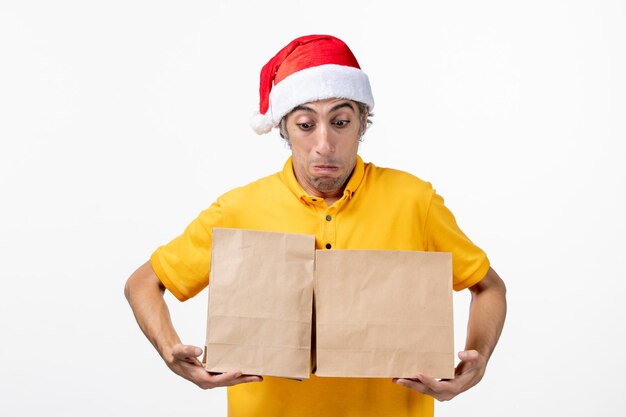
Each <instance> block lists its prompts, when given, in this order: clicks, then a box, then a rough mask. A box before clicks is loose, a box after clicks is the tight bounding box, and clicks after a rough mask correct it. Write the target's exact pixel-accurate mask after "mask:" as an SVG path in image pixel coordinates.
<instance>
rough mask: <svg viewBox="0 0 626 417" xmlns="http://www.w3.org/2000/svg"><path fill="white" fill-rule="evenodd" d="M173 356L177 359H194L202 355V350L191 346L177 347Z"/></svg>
mask: <svg viewBox="0 0 626 417" xmlns="http://www.w3.org/2000/svg"><path fill="white" fill-rule="evenodd" d="M172 355H173V356H174V357H176V358H179V359H183V358H194V357H197V356H200V355H202V349H200V348H199V347H197V346H191V345H176V346H174V349H173V351H172Z"/></svg>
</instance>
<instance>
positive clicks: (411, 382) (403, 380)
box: [393, 378, 430, 394]
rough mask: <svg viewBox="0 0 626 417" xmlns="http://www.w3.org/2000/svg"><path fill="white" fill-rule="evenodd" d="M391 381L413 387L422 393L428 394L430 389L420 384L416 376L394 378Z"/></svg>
mask: <svg viewBox="0 0 626 417" xmlns="http://www.w3.org/2000/svg"><path fill="white" fill-rule="evenodd" d="M393 382H395V383H396V384H399V385H402V386H404V387H407V388H411V389H414V390H415V391H418V392H421V393H422V394H430V390H429V389H428V387H427V386H426V385H424V384H422V383H421V382H420V381H419V380H418V379H417V378H416V379H412V378H411V379H409V378H396V379H394V380H393Z"/></svg>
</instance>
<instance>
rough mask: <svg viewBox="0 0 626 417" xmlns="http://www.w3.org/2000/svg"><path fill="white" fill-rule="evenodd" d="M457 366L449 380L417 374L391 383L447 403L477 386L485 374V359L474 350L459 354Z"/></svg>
mask: <svg viewBox="0 0 626 417" xmlns="http://www.w3.org/2000/svg"><path fill="white" fill-rule="evenodd" d="M459 359H461V362H459V365H458V366H457V367H456V370H455V372H454V374H455V378H454V379H451V380H445V379H444V380H441V381H439V380H437V379H434V378H431V377H429V376H426V375H421V374H418V375H416V376H415V378H395V379H394V380H393V382H395V383H396V384H400V385H403V386H405V387H407V388H411V389H414V390H416V391H419V392H421V393H422V394H426V395H430V396H431V397H434V398H435V399H437V400H439V401H448V400H451V399H452V398H454V397H456V396H457V395H459V394H460V393H462V392H464V391H467V390H468V389H470V388H472V387H473V386H474V385H476V384H478V382H480V380H481V379H482V377H483V375H484V374H485V368H486V366H487V359H486V358H485V357H483V356H482V355H481V354H480V353H478V352H477V351H475V350H466V351H463V352H459Z"/></svg>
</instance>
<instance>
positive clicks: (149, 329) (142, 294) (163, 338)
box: [124, 262, 180, 362]
mask: <svg viewBox="0 0 626 417" xmlns="http://www.w3.org/2000/svg"><path fill="white" fill-rule="evenodd" d="M163 292H164V287H163V285H162V284H161V281H160V280H159V278H158V277H157V276H156V274H155V273H154V270H153V269H152V266H151V265H150V263H149V262H146V263H145V264H144V265H142V266H140V267H139V269H137V271H135V272H134V273H133V274H132V275H131V276H130V278H129V279H128V281H127V282H126V286H125V288H124V294H125V295H126V299H127V300H128V303H129V304H130V307H131V308H132V310H133V313H134V315H135V319H136V320H137V323H138V324H139V327H140V328H141V330H142V331H143V333H144V334H145V335H146V337H147V338H148V340H150V343H152V345H153V346H154V347H155V349H156V350H157V351H158V352H159V354H160V355H161V357H162V358H163V359H164V360H165V361H166V362H168V361H170V360H171V358H169V357H168V355H170V353H171V350H172V347H173V346H174V345H176V344H179V343H180V338H179V337H178V334H177V333H176V330H175V329H174V326H173V325H172V320H171V318H170V313H169V309H168V308H167V304H166V303H165V300H164V299H163Z"/></svg>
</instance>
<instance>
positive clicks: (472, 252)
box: [424, 191, 489, 291]
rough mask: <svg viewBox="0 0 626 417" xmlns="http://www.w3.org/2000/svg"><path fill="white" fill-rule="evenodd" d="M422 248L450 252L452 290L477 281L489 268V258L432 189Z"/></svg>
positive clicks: (469, 285)
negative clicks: (467, 234) (462, 229)
mask: <svg viewBox="0 0 626 417" xmlns="http://www.w3.org/2000/svg"><path fill="white" fill-rule="evenodd" d="M424 237H425V239H426V242H425V246H426V250H429V251H436V252H451V253H452V272H453V288H454V290H455V291H460V290H462V289H465V288H468V287H471V286H472V285H474V284H476V283H478V282H479V281H480V280H481V279H482V278H483V277H484V276H485V274H486V273H487V271H488V270H489V259H488V258H487V255H486V254H485V252H483V251H482V249H480V248H479V247H478V246H476V245H475V244H474V243H472V241H471V240H470V239H469V238H468V237H467V236H466V235H465V233H463V231H461V229H460V228H459V226H458V225H457V222H456V219H455V218H454V215H453V214H452V212H450V210H449V209H448V208H447V207H446V206H445V205H444V201H443V198H442V197H441V196H440V195H438V194H437V193H436V192H434V191H433V192H432V198H431V201H430V205H429V208H428V214H427V217H426V224H425V230H424Z"/></svg>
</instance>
